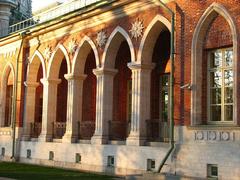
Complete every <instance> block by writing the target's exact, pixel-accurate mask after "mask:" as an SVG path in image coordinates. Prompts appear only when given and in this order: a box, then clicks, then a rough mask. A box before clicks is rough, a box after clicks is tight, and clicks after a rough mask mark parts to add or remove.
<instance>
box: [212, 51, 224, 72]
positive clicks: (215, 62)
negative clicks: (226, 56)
mask: <svg viewBox="0 0 240 180" xmlns="http://www.w3.org/2000/svg"><path fill="white" fill-rule="evenodd" d="M222 59H223V55H222V52H221V51H216V52H214V53H213V54H212V55H211V61H210V68H218V67H221V66H222Z"/></svg>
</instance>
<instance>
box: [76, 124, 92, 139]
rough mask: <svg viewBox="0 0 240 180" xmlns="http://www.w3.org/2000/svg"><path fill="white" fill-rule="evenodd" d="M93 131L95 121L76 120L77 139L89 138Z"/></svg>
mask: <svg viewBox="0 0 240 180" xmlns="http://www.w3.org/2000/svg"><path fill="white" fill-rule="evenodd" d="M94 132H95V121H81V122H80V121H78V133H79V137H78V138H79V139H82V140H90V139H91V138H92V136H93V134H94Z"/></svg>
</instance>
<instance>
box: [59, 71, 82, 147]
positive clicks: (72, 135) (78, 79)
mask: <svg viewBox="0 0 240 180" xmlns="http://www.w3.org/2000/svg"><path fill="white" fill-rule="evenodd" d="M65 78H66V79H67V80H68V97H67V122H66V132H65V134H64V136H63V142H65V143H74V142H76V141H77V140H78V134H79V132H78V124H77V122H78V121H81V119H82V96H83V95H82V93H83V82H84V80H85V78H86V75H81V76H75V75H71V74H70V75H65Z"/></svg>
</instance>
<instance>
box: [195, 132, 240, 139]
mask: <svg viewBox="0 0 240 180" xmlns="http://www.w3.org/2000/svg"><path fill="white" fill-rule="evenodd" d="M194 135H195V136H194V137H195V138H194V140H195V141H234V136H235V134H234V132H226V131H222V132H220V131H196V132H195V133H194Z"/></svg>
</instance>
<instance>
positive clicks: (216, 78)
mask: <svg viewBox="0 0 240 180" xmlns="http://www.w3.org/2000/svg"><path fill="white" fill-rule="evenodd" d="M210 78H211V84H210V87H218V88H220V87H222V72H221V71H219V70H218V71H215V72H211V74H210Z"/></svg>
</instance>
